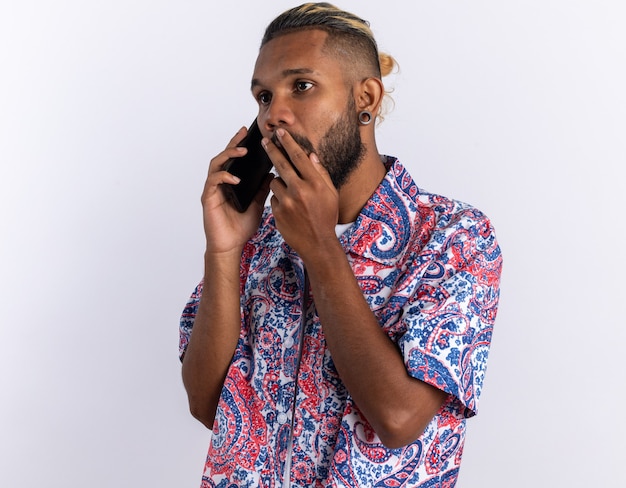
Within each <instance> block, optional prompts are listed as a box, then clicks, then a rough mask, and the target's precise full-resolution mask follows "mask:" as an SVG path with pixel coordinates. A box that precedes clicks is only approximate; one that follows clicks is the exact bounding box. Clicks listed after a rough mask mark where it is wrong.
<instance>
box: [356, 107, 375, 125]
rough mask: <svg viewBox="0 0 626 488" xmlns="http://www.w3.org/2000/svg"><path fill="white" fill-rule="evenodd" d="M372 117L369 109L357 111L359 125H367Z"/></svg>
mask: <svg viewBox="0 0 626 488" xmlns="http://www.w3.org/2000/svg"><path fill="white" fill-rule="evenodd" d="M373 118H374V117H372V112H370V111H369V110H363V111H361V112H359V122H360V123H361V125H369V123H370V122H371V121H372V119H373Z"/></svg>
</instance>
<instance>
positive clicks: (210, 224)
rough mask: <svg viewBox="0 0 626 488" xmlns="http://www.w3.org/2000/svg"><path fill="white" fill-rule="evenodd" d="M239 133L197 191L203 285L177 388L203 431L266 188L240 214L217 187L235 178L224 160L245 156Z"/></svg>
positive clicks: (229, 348) (232, 342) (227, 352)
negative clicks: (200, 212)
mask: <svg viewBox="0 0 626 488" xmlns="http://www.w3.org/2000/svg"><path fill="white" fill-rule="evenodd" d="M244 136H245V130H243V129H242V130H240V131H239V132H238V133H237V135H235V137H234V138H233V139H232V140H231V141H230V143H229V144H228V147H227V148H226V150H224V151H223V152H222V153H220V154H219V155H218V156H216V157H215V158H214V159H213V160H211V164H210V165H209V174H208V177H207V180H206V183H205V187H204V191H203V193H202V207H203V219H204V230H205V235H206V251H205V255H204V266H205V270H204V285H203V286H204V287H203V292H202V297H201V299H200V302H199V304H198V310H197V314H196V317H195V321H194V325H193V329H192V332H191V336H190V338H189V343H188V345H187V350H186V351H185V354H184V357H183V365H182V376H183V384H184V386H185V389H186V391H187V396H188V399H189V408H190V411H191V413H192V415H193V416H194V417H195V418H197V419H198V420H199V421H201V422H202V423H203V424H204V425H205V426H206V427H207V428H212V425H213V419H214V417H215V411H216V408H217V403H218V401H219V396H220V392H221V389H222V386H223V384H224V379H225V377H226V373H227V371H228V367H229V365H230V362H231V359H232V356H233V353H234V350H235V347H236V345H237V340H238V338H239V332H240V327H241V315H240V305H239V267H240V259H241V253H242V250H243V247H244V245H245V243H246V242H247V240H248V239H249V238H250V236H251V235H252V233H253V232H254V231H255V230H256V229H257V227H258V224H259V219H260V215H261V212H262V207H263V202H264V200H265V198H266V196H267V192H268V188H267V185H266V187H265V188H264V190H263V191H261V192H260V194H259V195H257V198H256V200H255V202H254V203H253V204H252V205H250V207H249V208H248V210H247V211H246V212H245V213H244V214H240V213H239V212H237V211H236V210H235V209H234V208H233V207H232V205H231V204H230V202H228V201H227V200H226V198H225V196H224V195H223V192H222V191H221V189H220V188H219V185H221V184H224V183H234V184H236V183H237V179H236V178H235V177H234V176H233V175H231V174H230V173H227V172H226V171H222V170H221V168H222V166H223V164H224V162H226V160H227V159H228V158H229V157H237V156H240V155H243V154H245V149H243V150H242V148H237V147H236V144H237V143H238V142H239V141H241V139H242V138H243V137H244Z"/></svg>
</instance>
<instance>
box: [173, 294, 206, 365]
mask: <svg viewBox="0 0 626 488" xmlns="http://www.w3.org/2000/svg"><path fill="white" fill-rule="evenodd" d="M201 296H202V282H200V284H199V285H198V286H196V288H195V289H194V291H193V293H192V294H191V296H190V297H189V300H188V301H187V304H186V305H185V308H184V309H183V313H182V315H181V316H180V326H179V343H178V357H179V358H180V360H181V361H182V360H183V357H184V356H185V351H187V344H189V337H190V336H191V329H192V328H193V323H194V321H195V319H196V313H197V312H198V304H199V303H200V297H201Z"/></svg>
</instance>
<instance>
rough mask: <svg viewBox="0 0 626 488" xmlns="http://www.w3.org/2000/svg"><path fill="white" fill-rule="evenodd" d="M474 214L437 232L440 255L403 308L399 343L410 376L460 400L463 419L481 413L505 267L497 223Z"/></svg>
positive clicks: (435, 238)
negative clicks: (482, 396)
mask: <svg viewBox="0 0 626 488" xmlns="http://www.w3.org/2000/svg"><path fill="white" fill-rule="evenodd" d="M480 215H482V214H480ZM474 217H476V214H473V213H471V212H470V214H469V215H467V214H466V215H465V216H461V217H459V218H457V219H455V222H454V225H451V226H448V227H446V228H445V229H440V230H439V231H437V232H436V233H435V235H433V240H432V241H431V242H436V243H437V246H436V248H435V247H433V249H432V251H436V252H431V253H430V254H429V255H430V258H429V259H430V262H429V263H427V265H426V266H425V268H424V269H425V271H424V272H423V274H422V275H421V277H420V280H419V283H418V284H417V286H416V287H415V291H414V293H413V295H412V297H411V299H410V300H409V301H408V302H407V303H406V305H405V307H404V308H405V309H404V310H403V319H402V320H403V321H404V323H405V327H403V329H404V330H405V331H406V332H405V333H404V335H403V336H402V337H401V338H400V340H399V342H398V344H399V346H400V349H401V352H402V354H403V357H404V361H405V365H406V367H407V370H408V372H409V374H410V375H411V376H413V377H415V378H417V379H419V380H421V381H424V382H426V383H429V384H431V385H433V386H435V387H437V388H439V389H441V390H443V391H445V392H447V393H449V394H451V395H453V396H454V397H456V398H457V399H458V400H459V402H460V404H461V405H460V406H459V411H460V413H461V414H462V415H463V416H465V417H471V416H473V415H475V414H476V413H477V412H478V400H479V397H480V393H481V390H482V386H483V380H484V376H485V371H486V367H487V357H488V354H489V347H490V344H491V337H492V332H493V325H494V321H495V316H496V311H497V308H498V300H499V293H500V276H501V270H502V256H501V252H500V248H499V246H498V244H497V241H496V237H495V233H494V230H493V228H492V226H491V223H490V222H489V220H488V219H487V218H486V217H484V216H482V218H481V219H479V220H476V219H475V218H474Z"/></svg>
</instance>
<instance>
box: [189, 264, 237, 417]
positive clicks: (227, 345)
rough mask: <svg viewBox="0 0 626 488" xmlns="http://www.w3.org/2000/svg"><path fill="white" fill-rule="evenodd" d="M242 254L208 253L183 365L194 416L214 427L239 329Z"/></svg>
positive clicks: (190, 405)
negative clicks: (240, 262) (200, 293)
mask: <svg viewBox="0 0 626 488" xmlns="http://www.w3.org/2000/svg"><path fill="white" fill-rule="evenodd" d="M240 256H241V254H240V253H237V252H233V253H229V254H220V255H212V254H209V253H207V254H206V255H205V277H204V285H203V291H202V297H201V299H200V303H199V305H198V311H197V314H196V317H195V321H194V326H193V329H192V333H191V337H190V339H189V344H188V346H187V350H186V352H185V356H184V359H183V365H182V375H183V384H184V386H185V389H186V391H187V396H188V399H189V408H190V410H191V413H192V415H193V416H194V417H195V418H197V419H198V420H200V421H201V422H202V423H203V424H204V425H206V426H207V427H208V428H211V427H212V424H213V418H214V416H215V410H216V408H217V403H218V400H219V396H220V392H221V390H222V386H223V384H224V378H225V377H226V373H227V371H228V367H229V365H230V362H231V360H232V356H233V353H234V350H235V347H236V345H237V340H238V338H239V332H240V327H241V325H240V320H241V318H240V317H241V316H240V306H239V261H240Z"/></svg>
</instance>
